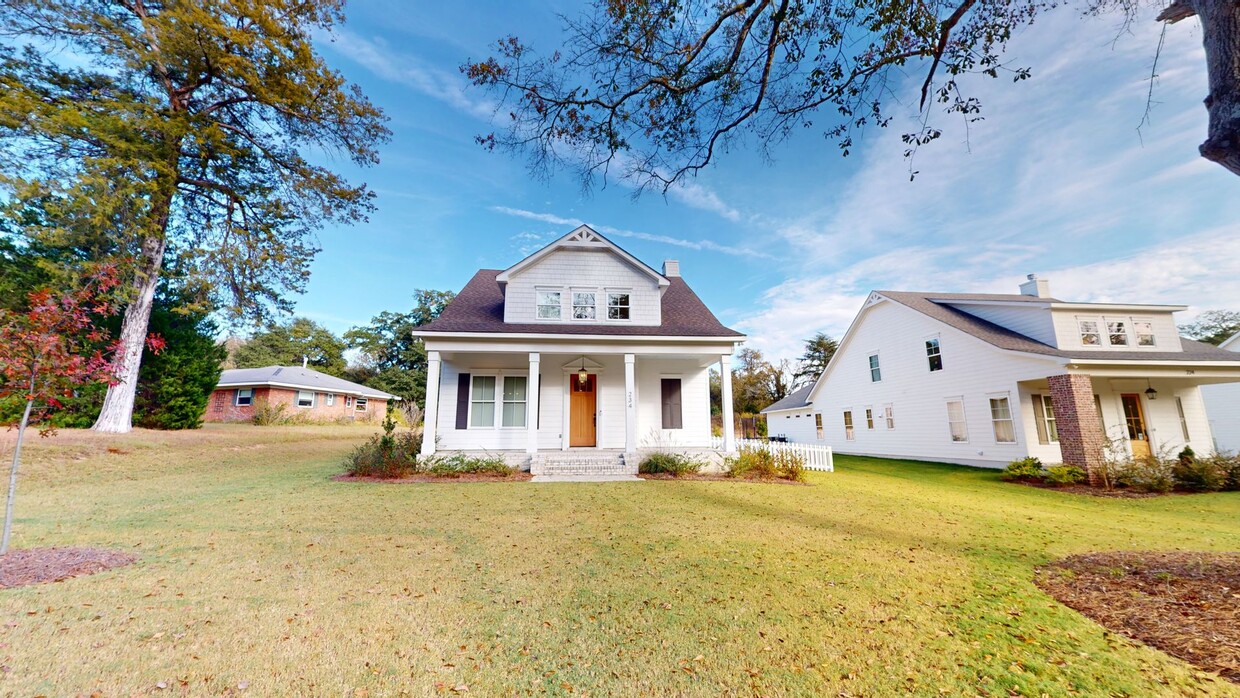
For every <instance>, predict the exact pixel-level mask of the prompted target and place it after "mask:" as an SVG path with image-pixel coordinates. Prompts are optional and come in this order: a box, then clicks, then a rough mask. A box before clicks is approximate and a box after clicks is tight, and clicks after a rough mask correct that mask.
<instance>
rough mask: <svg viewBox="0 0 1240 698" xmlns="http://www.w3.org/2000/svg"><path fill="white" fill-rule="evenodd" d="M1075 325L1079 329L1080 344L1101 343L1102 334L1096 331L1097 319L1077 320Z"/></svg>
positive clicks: (1092, 345)
mask: <svg viewBox="0 0 1240 698" xmlns="http://www.w3.org/2000/svg"><path fill="white" fill-rule="evenodd" d="M1077 327H1079V328H1080V330H1081V344H1083V345H1085V346H1087V347H1096V346H1098V345H1100V344H1102V335H1101V334H1099V333H1098V321H1097V320H1078V321H1077Z"/></svg>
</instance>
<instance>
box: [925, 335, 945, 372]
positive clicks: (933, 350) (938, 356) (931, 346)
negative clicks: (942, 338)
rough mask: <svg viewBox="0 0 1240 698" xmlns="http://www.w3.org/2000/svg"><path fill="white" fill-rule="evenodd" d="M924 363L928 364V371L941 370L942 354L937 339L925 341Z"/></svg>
mask: <svg viewBox="0 0 1240 698" xmlns="http://www.w3.org/2000/svg"><path fill="white" fill-rule="evenodd" d="M926 361H927V362H929V363H930V371H931V372H932V373H933V372H934V371H942V370H943V352H942V349H941V348H940V347H939V340H938V338H937V337H936V338H934V339H927V340H926Z"/></svg>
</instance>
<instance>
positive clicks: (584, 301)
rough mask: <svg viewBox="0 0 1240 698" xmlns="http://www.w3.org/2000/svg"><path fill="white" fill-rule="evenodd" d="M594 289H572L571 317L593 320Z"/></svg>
mask: <svg viewBox="0 0 1240 698" xmlns="http://www.w3.org/2000/svg"><path fill="white" fill-rule="evenodd" d="M594 297H595V293H594V291H573V319H574V320H593V319H594V318H595V317H596V315H595V306H594Z"/></svg>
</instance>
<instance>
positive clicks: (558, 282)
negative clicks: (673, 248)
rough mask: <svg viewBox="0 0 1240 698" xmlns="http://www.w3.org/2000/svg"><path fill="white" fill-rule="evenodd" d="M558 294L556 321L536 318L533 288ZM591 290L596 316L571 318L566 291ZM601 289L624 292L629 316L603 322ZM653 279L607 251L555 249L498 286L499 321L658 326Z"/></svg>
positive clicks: (656, 290) (659, 309)
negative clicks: (501, 301)
mask: <svg viewBox="0 0 1240 698" xmlns="http://www.w3.org/2000/svg"><path fill="white" fill-rule="evenodd" d="M540 288H542V289H557V290H560V291H561V292H562V295H561V303H562V305H561V310H560V317H561V319H560V320H540V319H538V308H537V295H536V291H537V289H540ZM574 290H581V291H594V292H595V293H596V294H597V295H596V299H595V301H596V311H595V314H596V319H595V320H591V321H587V320H573V319H572V312H573V309H572V303H573V300H572V292H573V291H574ZM607 291H626V292H628V293H629V294H630V297H629V303H630V311H629V317H630V319H629V320H607V296H606V293H607ZM659 299H660V290H659V285H658V281H657V280H656V279H655V278H654V277H652V276H651V275H650V274H649V273H648V272H645V271H642V270H640V269H637V268H636V267H634V266H633V265H632V264H630V263H628V262H627V261H625V260H624V259H622V258H620V257H619V256H618V255H616V254H614V253H613V252H611V251H610V250H607V249H561V250H556V251H555V252H552V253H551V254H549V255H547V256H546V257H544V258H543V259H540V260H538V261H537V262H536V263H534V264H533V265H532V266H530V267H528V268H526V269H522V270H521V271H519V272H517V273H516V274H515V275H514V276H513V277H512V279H511V280H510V281H509V282H508V285H507V287H506V288H505V290H504V322H513V323H530V322H537V323H548V324H626V325H643V326H645V325H658V324H660V323H661V322H662V316H661V313H662V306H661V304H660V302H659Z"/></svg>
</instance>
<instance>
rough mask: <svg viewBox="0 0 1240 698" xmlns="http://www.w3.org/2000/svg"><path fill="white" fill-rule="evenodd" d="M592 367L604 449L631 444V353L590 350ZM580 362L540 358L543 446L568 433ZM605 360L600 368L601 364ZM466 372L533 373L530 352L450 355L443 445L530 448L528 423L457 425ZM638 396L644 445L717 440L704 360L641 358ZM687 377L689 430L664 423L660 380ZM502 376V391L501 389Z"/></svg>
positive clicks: (440, 426)
mask: <svg viewBox="0 0 1240 698" xmlns="http://www.w3.org/2000/svg"><path fill="white" fill-rule="evenodd" d="M587 360H588V364H589V366H590V369H589V370H590V372H591V373H594V374H595V375H596V376H597V378H596V383H595V389H596V391H597V393H596V404H595V408H596V410H597V413H596V417H597V420H598V421H597V422H596V424H597V427H596V429H597V430H596V435H597V448H601V449H623V448H624V446H625V443H624V436H625V404H624V356H623V355H617V354H609V355H595V354H591V355H587ZM565 364H573V366H576V365H577V362H575V361H573V360H572V359H571V357H568V356H560V355H547V354H543V355H542V356H541V361H540V364H539V384H540V388H541V400H540V402H539V410H540V419H539V422H538V449H539V450H540V451H543V450H552V451H554V450H560V449H562V448H563V445H564V438H565V436H566V432H565V428H566V426H567V422H566V421H565V414H566V410H567V408H568V404H569V402H568V401H569V397H568V395H569V392H568V391H569V388H570V386H571V383H570V382H569V381H571V380H575V379H576V368H575V367H573V368H572V370H567V369H565V368H564V366H565ZM596 366H597V368H596ZM461 373H469V374H471V375H479V374H481V375H497V374H498V375H500V376H501V377H502V376H504V375H519V376H526V375H528V373H529V354H527V353H522V354H515V353H514V354H477V355H470V354H460V355H458V356H457V358H456V359H454V360H444V361H443V364H442V368H441V371H440V387H439V414H438V419H437V420H436V422H435V423H436V425H437V431H436V433H437V436H438V448H439V449H443V450H493V451H499V450H524V449H525V448H526V446H527V443H528V438H529V437H528V430H527V429H526V428H525V427H508V428H505V427H485V428H470V429H465V430H458V429H457V428H456V405H457V385H458V383H457V381H458V376H459V375H460V374H461ZM635 374H636V375H635V377H636V399H637V410H636V412H637V438H638V445H639V446H652V445H656V441H655V440H656V439H662V442H661V444H664V445H669V446H671V445H675V446H684V447H694V448H707V447H709V446H710V389H709V375H708V369H707V368H704V367H702V365H701V361H698V360H684V359H663V358H646V357H643V356H641V355H638V357H637V363H636V366H635ZM670 377H678V378H681V381H682V382H681V414H682V424H683V428H682V429H671V430H664V429H662V428H661V427H662V420H663V411H662V387H661V384H660V379H662V378H670ZM501 383H502V381H497V389H496V390H497V392H499V391H500V387H498V385H499V384H501Z"/></svg>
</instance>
